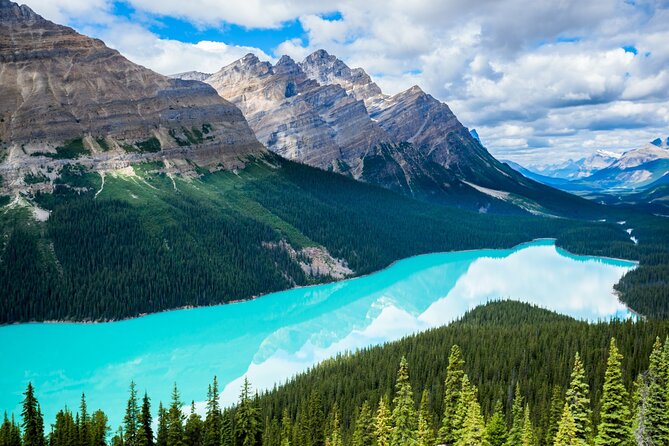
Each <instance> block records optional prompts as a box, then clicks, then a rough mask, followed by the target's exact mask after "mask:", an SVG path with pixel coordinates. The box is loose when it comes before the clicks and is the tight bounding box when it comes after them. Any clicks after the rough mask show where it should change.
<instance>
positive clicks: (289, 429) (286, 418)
mask: <svg viewBox="0 0 669 446" xmlns="http://www.w3.org/2000/svg"><path fill="white" fill-rule="evenodd" d="M292 439H293V423H292V420H291V419H290V414H289V413H288V409H287V408H285V407H284V409H283V414H282V415H281V446H291V444H292ZM354 446H363V445H354ZM364 446H367V445H364ZM370 446H371V445H370Z"/></svg>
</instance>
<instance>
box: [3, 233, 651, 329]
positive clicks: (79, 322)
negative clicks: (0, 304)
mask: <svg viewBox="0 0 669 446" xmlns="http://www.w3.org/2000/svg"><path fill="white" fill-rule="evenodd" d="M541 241H552V242H553V246H555V247H556V249H561V250H563V251H565V252H567V253H569V254H571V255H578V256H582V257H592V258H599V259H607V260H613V261H618V262H628V263H633V264H635V265H636V266H638V265H639V262H638V261H636V260H628V259H619V258H616V257H607V256H595V255H589V254H574V253H572V252H570V251H569V250H567V249H565V248H562V247H559V246H558V245H557V243H556V242H557V239H556V238H554V237H539V238H535V239H532V240H528V241H525V242H521V243H518V244H516V245H513V246H511V247H509V248H472V249H462V250H456V251H435V252H426V253H422V254H415V255H412V256H409V257H403V258H401V259H397V260H394V261H392V262H391V263H390V264H389V265H387V266H385V267H383V268H381V269H378V270H376V271H372V272H369V273H366V274H361V275H353V276H349V277H345V278H343V279H339V280H333V281H329V282H322V283H315V284H309V285H298V286H294V287H290V288H286V289H283V290H277V291H272V292H270V293H266V294H260V295H257V296H251V297H249V298H246V299H235V300H230V301H228V302H221V303H216V304H212V305H184V306H182V307H175V308H168V309H165V310H160V311H155V312H152V313H140V314H138V315H136V316H130V317H125V318H120V319H113V318H111V319H94V320H67V319H64V320H58V319H54V320H47V321H29V322H13V323H11V324H4V325H0V330H2V329H3V328H4V327H11V326H17V325H32V324H54V325H95V324H110V323H114V322H124V321H130V320H135V319H141V318H144V317H147V316H153V315H157V314H161V313H168V312H173V311H183V310H195V309H198V308H211V307H220V306H225V305H234V304H239V303H244V302H250V301H254V300H257V299H260V298H263V297H266V296H270V295H272V294H274V293H281V292H284V291H290V290H298V289H303V288H311V287H317V286H319V285H325V284H332V283H339V282H345V281H347V280H355V279H361V278H364V277H368V276H371V275H373V274H377V273H380V272H382V271H384V270H387V269H389V268H392V267H393V266H394V265H396V264H397V263H399V262H403V261H405V260H409V259H414V258H417V257H422V256H430V255H435V254H453V253H467V252H473V251H484V250H490V251H509V250H514V249H516V248H519V247H522V246H523V245H529V244H532V243H536V242H541ZM616 296H617V297H618V300H619V301H620V302H621V303H622V304H623V305H625V306H626V307H627V304H625V303H624V302H622V301H621V300H620V296H619V294H616ZM630 311H631V310H630ZM634 314H635V315H637V313H634ZM637 316H638V317H643V316H642V315H637Z"/></svg>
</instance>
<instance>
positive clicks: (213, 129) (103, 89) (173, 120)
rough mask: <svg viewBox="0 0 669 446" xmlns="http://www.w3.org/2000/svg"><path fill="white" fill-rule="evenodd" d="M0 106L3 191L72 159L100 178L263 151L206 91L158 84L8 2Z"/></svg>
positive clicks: (238, 161) (226, 162)
mask: <svg viewBox="0 0 669 446" xmlns="http://www.w3.org/2000/svg"><path fill="white" fill-rule="evenodd" d="M0 97H1V98H2V101H0V141H1V142H0V161H1V162H2V164H1V165H0V174H1V175H2V176H3V177H4V179H5V181H4V184H5V187H8V185H10V184H12V183H13V184H14V185H20V183H22V179H23V177H24V175H25V174H26V173H32V174H35V173H36V170H38V169H40V168H44V166H46V165H55V166H58V165H62V164H64V163H67V162H69V160H72V159H75V158H76V159H77V162H78V163H80V164H82V165H88V166H91V167H100V168H105V166H107V167H109V166H116V167H118V166H122V165H127V164H128V162H130V161H137V160H141V159H144V158H146V159H155V158H161V157H162V158H171V159H174V160H175V163H181V164H184V160H186V159H188V160H190V161H193V162H195V163H197V164H200V165H205V166H215V167H221V166H222V167H226V168H227V167H230V168H233V167H236V166H241V165H243V163H244V159H245V158H246V157H248V155H249V154H254V153H260V152H261V151H262V150H263V148H262V146H261V145H260V144H259V143H258V141H257V140H256V138H255V136H254V134H253V132H252V130H251V129H250V128H249V127H248V124H247V123H246V120H245V119H244V116H243V115H242V113H241V112H240V110H239V109H238V108H237V107H235V106H234V105H233V104H231V103H229V102H228V101H226V100H224V99H222V98H221V97H220V96H219V95H218V94H217V93H216V91H215V90H214V89H213V88H211V87H210V86H209V85H206V84H204V83H201V82H193V81H185V80H181V79H170V78H168V77H165V76H162V75H160V74H157V73H155V72H153V71H151V70H148V69H146V68H144V67H141V66H139V65H136V64H134V63H132V62H130V61H128V60H127V59H125V58H124V57H123V56H121V54H119V53H118V52H117V51H115V50H112V49H110V48H108V47H107V46H105V44H104V43H103V42H102V41H100V40H97V39H92V38H89V37H86V36H83V35H81V34H79V33H77V32H75V31H74V30H72V29H71V28H68V27H65V26H61V25H57V24H54V23H52V22H50V21H48V20H45V19H44V18H42V17H40V16H39V15H37V14H35V13H34V12H33V11H32V10H31V9H30V8H28V7H27V6H19V5H17V4H15V3H13V2H11V1H9V0H0ZM52 170H53V169H52Z"/></svg>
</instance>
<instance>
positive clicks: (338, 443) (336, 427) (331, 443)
mask: <svg viewBox="0 0 669 446" xmlns="http://www.w3.org/2000/svg"><path fill="white" fill-rule="evenodd" d="M341 435H342V434H341V426H340V423H339V409H338V408H337V404H336V403H335V406H334V408H333V415H332V428H331V430H330V436H329V438H328V441H327V442H326V444H327V445H328V446H344V442H343V440H342V436H341ZM263 446H264V445H263Z"/></svg>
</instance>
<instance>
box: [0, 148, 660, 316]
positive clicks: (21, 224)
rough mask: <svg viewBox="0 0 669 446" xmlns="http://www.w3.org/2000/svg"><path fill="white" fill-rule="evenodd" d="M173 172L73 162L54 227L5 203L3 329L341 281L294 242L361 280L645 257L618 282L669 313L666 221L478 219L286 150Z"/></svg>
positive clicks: (45, 204) (654, 309)
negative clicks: (420, 258)
mask: <svg viewBox="0 0 669 446" xmlns="http://www.w3.org/2000/svg"><path fill="white" fill-rule="evenodd" d="M268 156H269V155H268ZM163 167H164V166H163V165H161V163H160V162H154V163H144V164H139V165H136V166H135V169H134V171H135V176H133V177H127V178H123V177H107V178H106V179H105V182H104V186H103V185H102V180H101V177H100V176H99V175H98V174H97V173H93V172H88V171H86V169H84V168H83V167H81V166H80V167H76V166H75V167H72V166H69V167H68V168H67V169H64V170H65V172H64V173H61V176H60V178H59V179H58V180H57V184H56V189H55V191H54V193H53V194H37V195H36V196H35V197H33V198H32V199H33V200H34V202H35V203H36V204H37V205H39V206H41V207H42V208H43V209H45V210H48V211H49V212H50V215H49V218H48V220H47V221H45V222H40V221H35V220H34V219H33V217H32V215H30V213H31V211H30V208H29V207H11V206H6V207H5V208H3V209H2V212H0V233H1V234H2V237H3V240H4V242H3V244H2V245H1V246H0V265H1V267H0V289H2V290H3V293H2V295H1V296H0V324H6V323H12V322H26V321H33V320H36V321H44V320H78V321H80V320H111V319H121V318H126V317H133V316H137V315H140V314H144V313H152V312H156V311H161V310H166V309H172V308H179V307H184V306H201V305H212V304H220V303H225V302H229V301H235V300H240V299H247V298H251V297H255V296H258V295H260V294H265V293H269V292H273V291H278V290H282V289H286V288H290V287H292V286H295V285H305V284H309V283H317V282H320V281H327V280H332V279H331V278H330V277H329V276H328V275H327V274H324V275H322V276H316V277H314V276H307V275H305V272H304V271H303V270H302V269H301V268H300V266H299V265H298V263H297V261H296V258H294V257H291V256H290V254H289V253H288V252H287V251H286V250H284V249H277V248H268V246H275V247H276V246H281V245H280V242H282V241H284V242H286V243H287V244H288V245H290V246H291V247H293V248H294V249H295V250H300V249H301V248H304V247H309V246H321V247H324V248H325V249H327V251H328V252H329V253H330V254H331V255H332V256H333V257H335V258H339V259H343V260H344V261H345V262H346V264H347V265H348V266H349V267H350V269H351V270H352V271H353V273H354V274H355V275H362V274H367V273H370V272H373V271H376V270H379V269H381V268H383V267H386V266H388V265H389V264H390V263H392V262H393V261H395V260H399V259H401V258H405V257H409V256H412V255H416V254H422V253H427V252H438V251H452V250H463V249H476V248H510V247H512V246H514V245H517V244H519V243H522V242H526V241H529V240H532V239H534V238H541V237H553V238H557V243H558V245H559V246H562V247H564V248H566V249H568V250H569V251H572V252H574V253H576V254H591V255H604V256H611V257H618V258H626V259H631V260H639V261H640V265H641V266H640V268H637V269H636V270H634V271H632V272H630V273H629V274H628V275H627V276H625V277H624V278H623V280H622V281H621V282H620V284H619V285H618V290H619V292H620V294H621V299H622V300H623V301H625V302H626V303H627V304H628V305H629V306H630V307H631V308H632V309H634V310H635V311H637V312H638V313H641V314H644V315H646V316H651V317H667V316H668V315H669V283H667V277H669V228H668V227H667V225H666V222H665V221H664V220H663V219H661V218H659V217H653V216H648V215H642V214H636V213H633V212H631V211H617V210H606V209H605V208H604V207H602V215H601V216H604V217H607V218H605V220H606V221H605V222H601V221H586V220H570V219H566V218H545V217H538V216H533V215H530V214H518V215H489V214H484V213H474V212H469V211H466V210H462V209H455V208H450V207H445V206H439V205H434V204H428V203H423V202H420V201H416V200H411V199H409V198H406V197H403V196H400V195H397V194H394V193H392V192H389V191H387V190H384V189H380V188H378V187H375V186H371V185H367V184H364V183H360V182H357V181H354V180H352V179H350V178H347V177H344V176H341V175H337V174H334V173H329V172H324V171H321V170H318V169H314V168H311V167H308V166H304V165H301V164H297V163H293V162H290V161H286V160H283V159H280V158H277V157H270V158H269V159H268V160H262V161H259V162H257V163H253V164H250V165H249V166H247V167H246V169H244V170H243V171H241V172H238V173H236V174H235V173H232V172H215V173H209V172H206V171H202V172H200V173H201V176H200V177H198V178H196V179H184V178H179V177H176V178H174V177H168V176H166V174H165V173H163V172H162V170H161V169H162V168H163ZM607 212H608V213H610V214H611V215H607ZM622 219H625V220H627V221H628V224H629V225H633V227H634V228H635V234H638V238H639V239H640V242H639V244H638V245H636V244H634V243H632V241H631V240H630V239H629V235H628V234H627V233H626V232H625V230H624V229H625V228H624V227H622V226H620V225H619V224H617V223H616V221H617V220H622Z"/></svg>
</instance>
